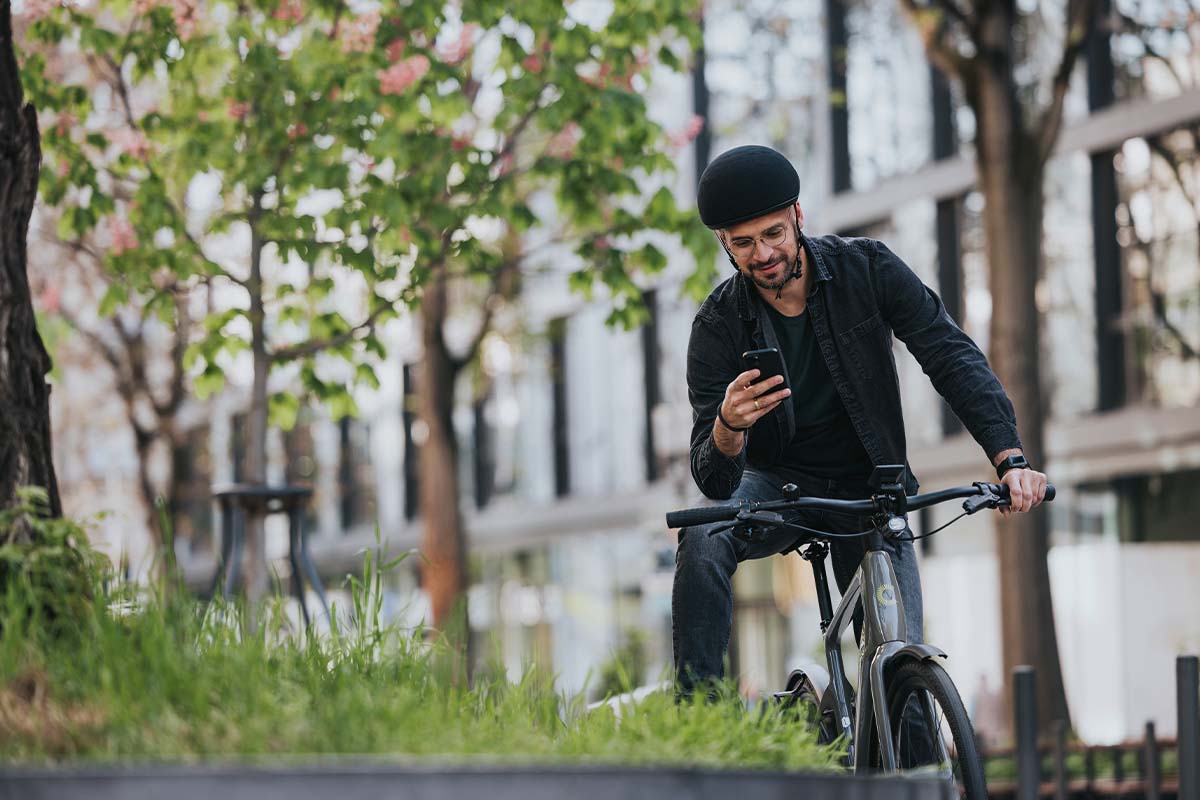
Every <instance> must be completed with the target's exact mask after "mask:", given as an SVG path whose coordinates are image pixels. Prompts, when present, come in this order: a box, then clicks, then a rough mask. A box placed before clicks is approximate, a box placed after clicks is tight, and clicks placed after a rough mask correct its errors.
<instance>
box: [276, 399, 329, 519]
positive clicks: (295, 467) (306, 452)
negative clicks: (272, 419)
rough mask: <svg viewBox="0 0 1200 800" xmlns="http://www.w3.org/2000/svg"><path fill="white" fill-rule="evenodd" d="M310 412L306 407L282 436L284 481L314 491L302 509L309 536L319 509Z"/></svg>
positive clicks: (315, 459)
mask: <svg viewBox="0 0 1200 800" xmlns="http://www.w3.org/2000/svg"><path fill="white" fill-rule="evenodd" d="M312 419H313V413H312V411H311V409H309V408H308V407H304V408H302V409H301V410H300V415H299V419H298V420H297V422H296V425H295V426H294V427H293V428H292V429H291V430H290V431H284V433H283V454H284V459H285V463H284V465H283V474H284V480H285V481H286V482H287V483H288V484H291V485H299V486H307V487H308V488H310V489H313V490H314V492H313V496H312V497H311V498H310V499H309V501H308V504H307V506H306V507H305V509H304V529H305V530H306V531H309V532H310V533H311V532H313V531H315V530H316V528H317V524H318V523H317V509H318V508H320V507H321V498H320V497H319V496H318V491H317V490H318V488H319V487H318V481H317V471H318V465H317V455H316V448H315V447H314V446H313V436H312Z"/></svg>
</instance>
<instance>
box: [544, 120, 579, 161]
mask: <svg viewBox="0 0 1200 800" xmlns="http://www.w3.org/2000/svg"><path fill="white" fill-rule="evenodd" d="M582 138H583V129H582V128H580V127H579V123H577V122H568V123H567V125H566V127H564V128H563V129H562V130H561V131H559V132H558V133H556V134H554V136H553V137H552V138H551V139H550V143H549V144H548V145H547V146H546V153H547V155H549V156H551V157H553V158H560V159H562V160H563V161H566V160H567V159H569V158H571V157H572V156H573V155H575V147H576V146H577V145H578V144H579V140H580V139H582Z"/></svg>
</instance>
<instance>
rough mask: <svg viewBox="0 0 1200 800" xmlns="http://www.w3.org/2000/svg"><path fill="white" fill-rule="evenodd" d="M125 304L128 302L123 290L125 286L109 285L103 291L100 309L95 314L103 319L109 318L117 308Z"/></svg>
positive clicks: (119, 284) (127, 296)
mask: <svg viewBox="0 0 1200 800" xmlns="http://www.w3.org/2000/svg"><path fill="white" fill-rule="evenodd" d="M127 302H129V294H128V293H127V292H126V290H125V285H124V284H122V283H110V284H109V285H108V288H107V289H106V290H105V291H104V296H103V297H101V298H100V307H99V309H98V310H97V313H98V314H99V315H100V316H102V317H105V318H108V317H111V316H112V315H113V312H114V311H116V310H117V307H118V306H122V305H125V304H126V303H127Z"/></svg>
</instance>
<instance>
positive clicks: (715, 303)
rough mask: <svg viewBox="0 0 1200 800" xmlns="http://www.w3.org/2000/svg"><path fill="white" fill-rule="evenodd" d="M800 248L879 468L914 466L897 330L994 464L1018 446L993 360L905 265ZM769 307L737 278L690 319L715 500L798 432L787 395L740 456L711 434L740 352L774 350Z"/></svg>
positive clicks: (829, 240)
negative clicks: (729, 452) (904, 409)
mask: <svg viewBox="0 0 1200 800" xmlns="http://www.w3.org/2000/svg"><path fill="white" fill-rule="evenodd" d="M805 247H806V248H807V251H808V256H809V258H808V263H809V268H810V269H814V270H815V275H814V277H815V278H816V280H815V281H814V282H813V288H812V292H811V294H810V295H809V298H808V313H809V314H810V315H811V319H812V326H813V331H814V332H815V334H816V337H817V342H818V344H819V345H820V348H821V353H822V354H823V355H824V356H825V363H826V364H827V365H828V366H829V374H830V375H831V376H832V378H833V382H834V384H835V385H836V387H837V390H838V394H839V395H841V398H842V402H843V403H845V405H846V411H847V412H848V414H849V415H850V421H851V422H852V423H853V425H854V429H855V430H856V431H857V432H858V436H859V439H861V440H862V444H863V447H864V449H865V450H866V451H867V455H869V456H870V457H871V461H872V462H873V463H875V464H902V463H907V460H906V457H905V442H904V420H903V417H902V415H901V409H900V383H899V379H898V378H897V375H896V361H895V358H894V356H893V354H892V335H893V334H895V335H896V336H898V337H900V340H901V341H903V342H904V343H905V345H906V346H907V347H908V349H909V352H911V353H912V354H913V356H915V357H916V359H917V361H918V362H919V363H920V364H921V368H922V369H923V370H924V371H925V374H926V375H928V376H929V379H930V380H931V381H932V382H933V386H934V388H936V389H937V391H938V392H939V393H940V394H941V395H942V397H944V398H946V400H947V401H948V402H949V403H950V407H951V408H952V409H953V410H954V413H955V414H957V415H958V418H959V419H961V420H962V422H963V424H964V425H965V426H966V428H967V430H968V431H970V433H971V435H972V436H973V437H974V438H975V441H977V442H979V444H980V446H982V447H983V449H984V451H986V453H987V456H988V458H989V459H994V457H995V456H996V454H997V453H999V452H1000V451H1002V450H1006V449H1008V448H1011V447H1020V446H1021V440H1020V437H1019V436H1018V435H1017V424H1016V415H1015V413H1014V412H1013V406H1012V403H1011V402H1010V401H1009V399H1008V396H1007V395H1006V394H1005V393H1004V389H1003V387H1001V386H1000V381H999V380H997V379H996V376H995V374H994V373H993V372H992V370H991V368H990V367H989V366H988V363H987V359H986V358H985V357H984V355H983V353H982V352H981V351H980V350H979V348H978V347H977V346H976V345H975V343H974V342H973V341H971V338H970V337H969V336H967V335H966V334H965V333H963V331H962V330H961V329H960V328H959V327H958V326H957V325H956V324H955V323H954V320H952V319H951V318H950V316H949V315H948V314H947V313H946V309H945V307H944V306H943V305H942V301H941V299H939V298H938V296H937V294H935V293H934V292H933V290H931V289H929V288H928V287H927V286H925V284H924V283H922V282H921V279H920V278H918V277H917V276H916V274H915V273H913V271H912V270H911V269H910V268H909V267H908V265H907V264H905V263H904V262H903V261H901V260H900V259H899V258H898V257H897V256H896V255H895V254H893V253H892V252H891V251H890V250H888V248H887V247H886V246H885V245H884V244H883V243H882V242H878V241H875V240H873V239H859V238H854V239H843V238H840V237H838V236H820V237H811V238H809V237H806V238H805ZM762 302H763V301H762V300H761V298H760V297H759V295H758V291H757V290H756V289H755V287H754V286H753V284H751V283H750V282H748V281H747V280H745V279H744V278H743V277H742V276H741V274H737V275H734V276H733V277H731V278H730V279H729V280H727V281H725V282H724V283H722V284H721V285H719V286H718V287H717V288H716V289H714V290H713V291H712V293H711V294H710V295H709V296H708V299H707V300H705V301H704V303H703V305H701V306H700V310H699V311H698V312H697V313H696V318H695V320H694V321H693V322H692V335H691V339H690V340H689V342H688V358H687V381H688V397H689V399H690V400H691V403H692V420H693V425H692V444H691V461H692V477H693V478H695V480H696V484H697V485H698V486H699V487H700V491H702V492H704V494H705V495H706V496H708V497H711V498H713V499H717V500H724V499H727V498H728V497H729V496H730V495H731V494H732V493H733V490H734V489H736V488H737V486H738V484H739V483H740V482H741V480H742V470H743V469H745V467H746V465H747V464H749V465H750V466H753V467H758V468H761V469H770V468H771V466H772V465H773V464H775V463H776V462H777V461H778V460H779V457H780V454H781V453H782V451H783V448H784V447H785V446H786V445H787V443H788V442H790V441H791V440H792V435H793V433H794V431H795V420H794V411H793V408H792V403H791V402H783V403H780V404H779V405H778V406H777V407H776V408H775V410H774V411H772V412H771V413H770V414H767V415H766V416H764V417H762V418H761V419H759V420H758V422H756V423H755V424H754V427H753V428H751V429H750V430H749V431H747V436H746V438H747V444H746V446H745V447H744V448H743V449H742V452H741V453H740V454H738V456H737V457H736V458H730V457H728V456H726V455H725V454H724V453H722V452H721V451H720V450H718V449H717V446H716V442H714V441H713V436H712V428H713V420H714V419H716V415H717V409H718V408H719V407H720V405H721V402H722V401H723V400H724V399H725V388H726V387H727V386H728V385H729V384H730V382H732V381H733V379H734V378H736V377H737V376H738V374H739V373H741V372H742V371H744V369H745V368H744V367H743V366H742V358H741V355H742V353H744V352H745V351H747V350H753V349H756V348H761V347H777V346H778V342H777V340H776V338H775V332H774V330H773V328H772V326H771V323H770V320H769V318H768V317H767V316H766V314H765V312H764V311H763V309H762V305H761V303H762ZM919 413H926V414H940V413H941V412H940V410H939V409H936V408H928V409H920V410H919ZM917 485H918V484H917V479H916V476H915V475H913V472H912V469H911V468H910V469H909V470H908V481H907V486H906V490H907V491H908V493H909V494H912V493H915V492H916V490H917Z"/></svg>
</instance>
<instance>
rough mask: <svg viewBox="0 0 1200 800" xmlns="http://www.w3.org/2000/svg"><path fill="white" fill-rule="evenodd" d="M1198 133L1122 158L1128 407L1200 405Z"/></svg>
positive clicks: (1128, 147) (1128, 149)
mask: <svg viewBox="0 0 1200 800" xmlns="http://www.w3.org/2000/svg"><path fill="white" fill-rule="evenodd" d="M1198 150H1200V128H1190V129H1183V130H1178V131H1174V132H1172V133H1170V134H1166V135H1163V136H1157V137H1152V138H1149V139H1130V140H1129V141H1127V142H1126V143H1125V145H1124V147H1123V148H1122V149H1121V151H1120V152H1119V153H1118V154H1117V156H1116V159H1115V165H1116V168H1117V171H1118V186H1119V192H1120V197H1121V201H1122V202H1121V204H1120V205H1119V207H1118V209H1117V223H1118V230H1117V237H1118V242H1119V243H1120V245H1121V251H1122V260H1123V266H1124V276H1123V279H1124V285H1123V287H1122V291H1123V294H1124V298H1123V299H1124V309H1125V313H1124V314H1123V315H1122V319H1121V320H1118V321H1117V324H1119V325H1121V326H1122V327H1123V329H1124V331H1125V334H1126V338H1127V348H1128V351H1127V352H1128V355H1129V367H1128V370H1127V375H1128V380H1129V393H1128V396H1129V401H1130V402H1131V403H1139V402H1140V403H1148V404H1151V405H1156V406H1163V407H1186V406H1192V405H1196V404H1197V403H1200V237H1198V236H1197V220H1198V219H1200V172H1198V170H1200V164H1197V160H1196V159H1197V154H1198Z"/></svg>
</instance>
